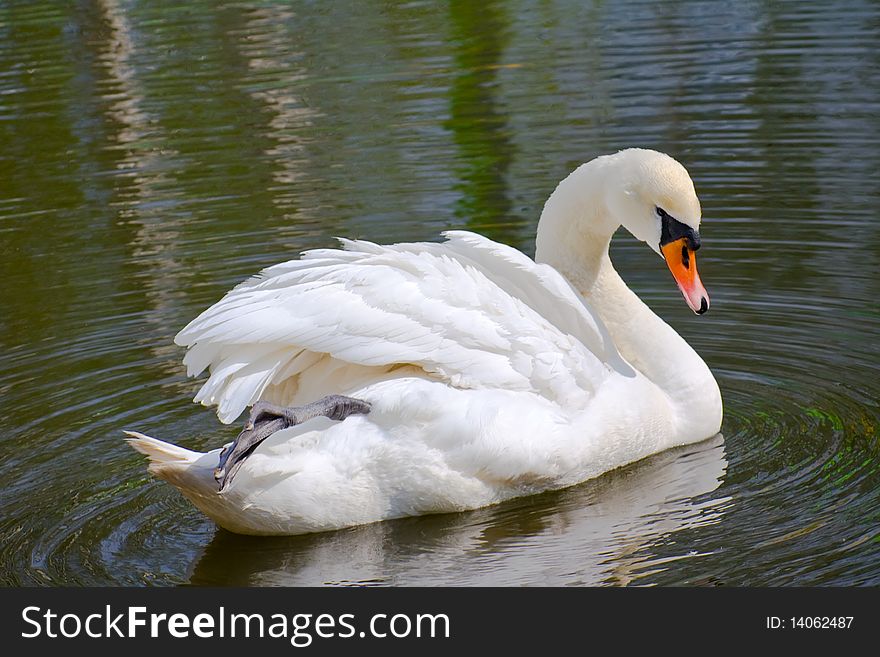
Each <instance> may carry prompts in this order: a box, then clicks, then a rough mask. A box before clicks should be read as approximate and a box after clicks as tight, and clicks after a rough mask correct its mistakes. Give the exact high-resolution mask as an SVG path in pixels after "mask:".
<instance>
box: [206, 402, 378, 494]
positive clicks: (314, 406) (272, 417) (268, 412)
mask: <svg viewBox="0 0 880 657" xmlns="http://www.w3.org/2000/svg"><path fill="white" fill-rule="evenodd" d="M370 409H371V406H370V403H369V402H366V401H364V400H362V399H356V398H354V397H346V396H344V395H328V396H327V397H322V398H321V399H319V400H318V401H316V402H312V403H311V404H305V405H304V406H291V407H284V406H277V405H275V404H270V403H268V402H264V401H258V402H257V403H256V404H254V405H253V407H252V408H251V414H250V416H249V417H248V420H247V422H245V425H244V429H243V430H242V432H241V433H240V434H238V437H237V438H236V439H235V441H233V442H232V443H231V444H230V445H228V446H227V447H225V448H224V449H223V451H222V452H220V462H219V464H218V465H217V467H216V468H215V469H214V479H215V480H217V482H218V483H219V484H220V492H221V493H222V492H224V491H225V490H226V489H227V488H229V485H230V484H231V483H232V479H233V477H235V474H236V473H237V472H238V470H239V469H240V468H241V466H242V464H243V463H244V462H245V460H246V459H247V458H248V457H249V456H250V455H251V454H253V452H254V450H255V449H256V448H257V446H258V445H259V444H260V443H262V442H263V441H264V440H266V438H268V437H269V436H271V435H272V434H273V433H275V432H276V431H280V430H281V429H286V428H287V427H292V426H295V425H297V424H302V423H303V422H305V421H307V420H311V419H312V418H316V417H327V418H330V419H331V420H344V419H345V418H347V417H348V416H349V415H366V414H367V413H369V412H370Z"/></svg>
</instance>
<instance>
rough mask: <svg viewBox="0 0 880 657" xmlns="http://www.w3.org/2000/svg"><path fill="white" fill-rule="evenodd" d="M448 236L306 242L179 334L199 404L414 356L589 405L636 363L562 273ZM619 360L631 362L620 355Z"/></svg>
mask: <svg viewBox="0 0 880 657" xmlns="http://www.w3.org/2000/svg"><path fill="white" fill-rule="evenodd" d="M446 236H447V240H448V241H447V242H444V243H440V244H436V243H411V244H397V245H390V246H381V245H377V244H373V243H371V242H366V241H352V240H341V242H342V244H343V249H342V250H339V249H318V250H313V251H307V252H305V253H304V254H303V255H302V257H301V258H300V259H299V260H291V261H289V262H285V263H281V264H279V265H275V266H273V267H269V268H268V269H266V270H264V271H263V272H261V273H260V274H259V275H257V276H255V277H253V278H251V279H249V280H247V281H245V282H243V283H241V284H240V285H238V286H236V287H235V288H234V289H233V290H231V291H230V292H229V293H227V294H226V296H224V297H223V299H221V300H220V301H219V302H217V303H216V304H214V305H213V306H211V307H210V308H208V309H207V310H205V311H204V312H203V313H202V314H201V315H199V316H198V317H197V318H196V319H194V320H193V321H192V322H190V323H189V324H188V325H187V326H186V327H185V328H184V329H183V330H182V331H181V332H180V333H179V334H178V335H177V336H176V338H175V342H177V344H179V345H181V346H186V347H188V348H189V349H188V352H187V354H186V356H185V358H184V363H185V364H186V366H187V372H188V374H189V375H190V376H196V375H198V374H200V373H201V372H202V371H204V370H205V369H208V370H209V371H210V376H209V377H208V380H207V381H206V382H205V383H204V385H203V386H202V388H201V390H200V391H199V393H198V394H197V395H196V398H195V401H197V402H201V403H203V404H205V405H216V406H217V407H218V409H217V414H218V416H219V417H220V419H221V421H223V422H232V421H233V420H235V418H237V417H238V416H239V415H240V414H241V412H242V411H244V410H245V408H247V407H248V406H249V405H251V404H253V403H254V402H255V401H257V400H258V399H260V398H261V395H262V394H263V393H264V391H265V390H266V389H267V388H268V387H270V386H279V385H281V384H283V383H284V382H285V381H288V380H290V379H295V378H296V377H299V376H302V375H303V374H304V373H306V372H308V371H309V370H310V368H311V369H313V368H316V367H318V363H321V364H322V365H321V367H327V364H328V359H330V361H331V369H333V368H336V369H338V368H339V367H341V366H344V365H356V366H360V367H376V368H389V367H394V366H399V365H411V366H416V367H418V368H421V369H422V370H423V371H424V372H425V373H426V374H427V375H429V376H431V377H435V378H438V379H440V380H443V381H446V382H448V383H449V384H450V385H452V386H455V387H459V388H498V389H506V390H523V391H530V392H533V393H535V394H538V395H541V396H542V397H544V398H547V399H549V400H551V401H554V402H556V403H559V404H561V405H566V406H568V407H571V406H575V407H582V406H583V405H585V404H586V403H587V402H588V401H589V400H590V398H591V397H592V395H593V392H594V390H595V389H596V387H597V385H598V384H599V383H600V382H601V381H602V380H604V379H605V377H606V376H607V375H608V374H609V372H610V371H611V370H612V369H619V368H620V367H621V366H622V367H625V366H626V365H625V363H623V361H622V359H620V356H619V355H617V352H616V350H615V349H614V346H613V344H612V343H611V340H610V337H609V336H608V334H607V331H606V330H605V328H604V327H603V326H602V324H601V322H600V321H599V320H598V318H596V317H595V316H594V315H593V314H592V312H591V311H590V310H589V309H588V308H587V307H586V306H584V304H583V303H582V302H581V301H580V299H579V297H578V296H577V293H576V292H574V290H572V289H571V287H570V286H569V285H568V283H567V282H566V281H565V280H564V279H563V278H562V276H560V275H559V274H558V273H557V272H556V271H555V270H553V269H552V268H551V267H549V266H547V265H538V264H536V263H534V262H533V261H532V260H530V259H529V258H528V257H526V256H525V255H523V254H521V253H519V252H518V251H516V250H515V249H512V248H510V247H506V246H503V245H501V244H498V243H496V242H492V241H491V240H488V239H486V238H484V237H481V236H479V235H475V234H473V233H467V232H463V231H455V232H451V233H447V234H446ZM621 364H622V365H621Z"/></svg>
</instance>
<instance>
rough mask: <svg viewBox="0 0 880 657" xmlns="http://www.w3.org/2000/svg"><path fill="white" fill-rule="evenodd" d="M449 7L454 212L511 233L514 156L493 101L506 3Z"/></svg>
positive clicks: (474, 224)
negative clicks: (455, 178) (453, 73)
mask: <svg viewBox="0 0 880 657" xmlns="http://www.w3.org/2000/svg"><path fill="white" fill-rule="evenodd" d="M449 11H450V14H451V16H452V25H453V32H452V38H453V43H454V48H455V63H456V69H457V71H458V72H457V74H456V76H455V82H453V84H452V87H451V88H450V90H449V92H450V95H451V98H452V116H451V118H450V119H449V121H447V122H446V126H447V127H448V128H449V129H450V130H452V133H453V135H454V138H455V143H456V144H457V145H458V146H459V148H460V149H461V155H460V157H459V161H460V162H461V164H460V165H459V167H458V169H459V176H460V178H461V182H460V183H459V185H457V189H458V190H459V191H460V192H461V193H462V197H461V199H460V201H459V203H458V206H457V207H456V216H458V217H459V218H461V219H463V220H464V221H466V222H467V227H468V228H470V229H471V230H475V231H479V232H481V233H483V234H484V235H486V236H487V237H491V238H493V239H498V238H499V237H500V234H503V233H507V234H509V230H505V229H506V228H507V226H506V225H504V224H506V222H509V221H510V209H511V207H510V199H509V196H508V193H507V171H508V169H509V167H510V163H511V161H512V159H513V146H512V144H511V143H510V140H509V139H508V137H507V134H506V130H507V118H506V114H505V113H504V112H502V110H501V108H499V107H498V102H497V91H498V90H497V86H498V81H497V79H496V78H497V75H498V69H499V67H500V66H501V56H502V54H503V52H504V47H505V45H506V43H507V40H508V38H507V37H508V34H507V30H508V25H507V20H506V16H505V13H504V11H505V9H504V3H501V2H481V3H475V2H468V1H467V0H455V1H454V2H451V3H450V4H449ZM499 224H502V225H503V226H502V231H501V233H499V231H498V225H499Z"/></svg>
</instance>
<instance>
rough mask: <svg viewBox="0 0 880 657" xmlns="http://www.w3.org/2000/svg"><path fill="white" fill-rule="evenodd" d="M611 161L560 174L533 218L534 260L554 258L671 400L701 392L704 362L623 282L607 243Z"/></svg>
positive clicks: (613, 223) (624, 351) (611, 224)
mask: <svg viewBox="0 0 880 657" xmlns="http://www.w3.org/2000/svg"><path fill="white" fill-rule="evenodd" d="M614 173H615V172H614V162H613V160H611V159H610V158H608V159H606V158H599V159H597V160H593V161H592V162H588V163H587V164H584V165H582V166H581V167H579V168H578V169H576V170H575V171H574V172H573V173H572V174H571V175H569V176H568V177H567V178H566V179H565V180H563V181H562V182H561V183H560V184H559V186H558V187H557V188H556V190H555V191H554V192H553V194H552V195H551V196H550V198H549V199H548V200H547V203H546V204H545V206H544V211H543V212H542V214H541V219H540V221H539V223H538V233H537V240H536V250H535V260H536V261H537V262H542V263H546V264H549V265H551V266H553V267H554V268H555V269H556V270H557V271H559V273H561V274H562V275H563V276H565V278H566V279H568V281H569V282H570V283H571V284H572V285H573V286H574V288H575V289H576V290H577V291H578V292H579V293H580V294H581V296H582V297H583V299H584V300H585V302H586V303H588V304H589V305H590V307H591V308H593V309H594V310H595V311H596V312H597V314H598V315H599V317H600V318H601V320H602V321H603V322H604V324H605V326H606V327H607V328H608V331H609V333H610V334H611V336H612V338H613V340H614V343H615V345H616V346H617V348H618V350H619V351H620V354H621V355H622V356H623V357H624V358H625V359H626V360H627V361H629V363H630V364H631V365H632V366H633V367H635V368H636V369H637V370H639V371H640V372H641V373H642V374H643V375H645V376H646V377H647V378H648V379H650V380H651V381H653V382H654V383H656V384H657V385H658V386H660V388H662V389H663V390H664V391H665V392H666V393H667V394H668V395H669V396H670V398H672V400H673V401H674V402H680V403H681V404H687V403H692V402H693V401H694V400H695V399H700V398H701V396H702V395H700V390H699V388H700V387H705V385H706V382H707V381H711V382H713V383H714V378H713V377H712V375H711V373H710V372H709V369H708V367H706V364H705V363H704V362H703V360H702V359H701V358H700V357H699V356H698V355H697V353H696V352H695V351H694V350H693V349H692V348H691V347H690V345H688V344H687V342H685V341H684V340H683V339H682V338H681V336H679V335H678V333H676V332H675V331H674V330H673V329H672V327H670V326H669V325H668V324H666V322H664V321H663V320H662V319H660V318H659V317H658V316H657V315H655V314H654V313H653V312H652V311H651V309H650V308H648V306H647V305H645V304H644V303H643V302H642V300H641V299H639V297H638V296H637V295H636V294H635V293H634V292H633V291H632V290H630V289H629V288H628V287H627V286H626V283H624V282H623V279H621V278H620V275H619V274H618V273H617V271H616V270H615V269H614V266H613V265H612V264H611V259H610V258H609V256H608V247H609V244H610V242H611V238H612V236H613V235H614V232H615V231H616V230H617V229H618V228H619V227H620V221H619V220H615V218H614V217H613V216H611V213H610V212H609V211H608V207H607V204H606V201H605V190H607V189H609V188H610V186H609V185H608V184H607V182H611V180H610V176H613V175H614Z"/></svg>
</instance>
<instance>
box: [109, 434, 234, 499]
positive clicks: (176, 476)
mask: <svg viewBox="0 0 880 657" xmlns="http://www.w3.org/2000/svg"><path fill="white" fill-rule="evenodd" d="M124 433H125V435H126V436H127V438H126V439H125V441H126V442H127V443H128V444H129V445H131V446H132V448H134V449H135V450H136V451H138V452H140V453H141V454H144V455H145V456H147V457H148V458H149V459H150V463H149V465H148V466H147V471H148V472H149V473H151V474H154V475H156V476H157V477H159V478H160V479H164V480H165V481H167V482H168V483H169V484H171V485H173V486H175V487H176V488H178V489H180V491H181V492H182V493H184V494H199V495H207V494H214V495H215V494H216V492H217V482H216V481H214V476H213V472H214V470H213V466H214V465H216V457H214V458H213V459H212V458H211V457H210V455H209V454H205V453H202V452H194V451H192V450H189V449H186V448H184V447H180V446H178V445H174V444H173V443H167V442H165V441H164V440H158V439H156V438H151V437H150V436H147V435H144V434H142V433H139V432H137V431H125V432H124ZM212 464H213V465H212Z"/></svg>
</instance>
